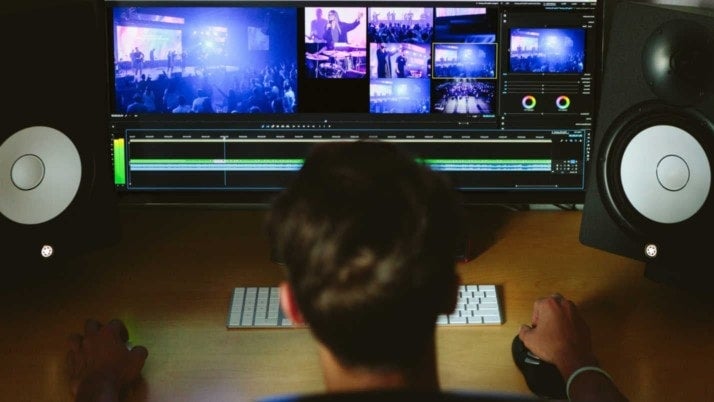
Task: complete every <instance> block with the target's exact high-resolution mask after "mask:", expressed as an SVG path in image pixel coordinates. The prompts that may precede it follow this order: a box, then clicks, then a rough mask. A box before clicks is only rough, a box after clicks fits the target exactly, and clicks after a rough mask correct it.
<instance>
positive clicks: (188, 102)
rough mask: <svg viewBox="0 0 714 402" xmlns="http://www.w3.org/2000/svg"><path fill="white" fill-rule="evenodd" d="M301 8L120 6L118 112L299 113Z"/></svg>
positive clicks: (116, 59)
mask: <svg viewBox="0 0 714 402" xmlns="http://www.w3.org/2000/svg"><path fill="white" fill-rule="evenodd" d="M296 29H297V28H296V11H295V9H294V8H238V7H236V8H227V7H213V8H212V7H193V8H192V7H165V8H162V7H145V8H143V7H139V8H137V7H131V8H116V9H115V10H114V24H113V34H114V66H115V68H114V70H115V105H114V112H115V113H128V114H142V113H165V114H169V113H202V114H206V113H294V112H295V111H296V107H297V104H296V99H297V73H298V71H297V57H296V52H295V44H294V42H292V41H285V40H283V39H284V38H285V37H286V36H287V37H292V36H294V33H295V32H296Z"/></svg>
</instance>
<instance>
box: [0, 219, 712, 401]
mask: <svg viewBox="0 0 714 402" xmlns="http://www.w3.org/2000/svg"><path fill="white" fill-rule="evenodd" d="M121 217H122V222H123V224H122V225H123V240H122V241H121V242H120V243H119V244H116V245H114V246H112V247H109V248H105V249H102V250H98V251H96V252H93V253H90V254H89V255H85V256H83V257H80V258H77V259H75V260H74V261H71V263H70V264H68V265H67V266H66V267H54V268H53V269H52V270H48V271H47V272H25V273H24V277H28V278H29V279H25V280H23V279H22V278H20V279H11V280H8V279H5V281H4V282H5V283H4V285H5V286H3V287H2V289H3V291H2V295H1V296H0V313H1V316H2V317H3V322H2V324H0V328H1V329H0V359H2V365H1V366H0V399H1V400H6V401H38V402H39V401H68V400H69V394H68V386H67V382H66V379H65V377H64V371H63V369H64V366H63V365H64V357H65V353H66V350H67V347H66V344H65V340H66V337H67V336H68V335H69V333H70V332H80V331H81V329H82V327H83V323H84V320H85V319H86V318H88V317H93V318H97V319H99V320H101V321H103V322H106V321H107V320H109V319H111V318H114V317H117V318H121V319H123V320H125V322H126V323H127V324H128V327H129V330H130V334H131V336H132V340H133V342H134V344H137V345H139V344H140V345H145V346H146V347H147V348H148V349H149V352H150V356H149V359H148V360H147V363H146V366H145V368H144V371H143V382H142V383H141V384H139V386H138V387H137V388H136V389H135V390H134V391H133V393H132V394H131V395H129V397H128V398H127V400H129V401H153V402H163V401H166V402H168V401H170V402H176V401H201V402H208V401H250V400H252V399H253V398H255V397H258V396H263V395H270V394H275V393H290V392H310V391H320V390H322V389H323V385H322V377H321V373H320V369H319V366H318V361H317V357H316V353H315V344H314V342H313V341H312V339H311V337H310V335H309V333H308V332H307V330H305V329H278V330H258V329H251V330H228V329H226V326H225V323H226V314H227V312H228V305H229V299H230V296H231V291H232V289H233V287H234V286H238V285H274V284H277V283H278V281H279V280H280V279H281V278H282V274H283V273H282V272H281V268H280V267H278V266H277V265H275V264H272V263H271V262H270V261H269V258H268V256H269V250H268V247H267V242H266V241H265V238H264V236H263V235H262V232H261V224H262V219H263V211H233V210H207V211H204V210H193V209H188V210H186V209H155V208H154V209H126V210H122V211H121ZM502 218H503V222H502V224H501V225H500V226H499V228H498V230H497V235H496V238H495V241H494V243H493V245H492V246H491V247H490V248H488V249H487V250H486V251H485V252H483V253H482V254H481V255H479V256H478V257H477V258H476V259H474V260H472V261H471V262H469V263H465V264H462V265H461V266H460V268H459V270H460V272H461V274H462V277H463V280H464V282H467V283H495V284H498V285H500V286H501V287H502V288H501V290H502V296H503V299H502V302H503V305H504V307H505V318H506V322H505V324H504V325H502V326H495V327H478V328H463V327H448V328H443V327H442V328H439V329H438V348H439V366H440V373H441V381H442V385H443V387H444V388H448V389H469V390H502V391H508V392H522V393H527V392H528V389H527V387H526V385H525V382H524V380H523V378H522V377H521V374H520V373H519V371H518V370H517V368H516V366H515V365H514V363H513V361H512V359H511V353H510V346H511V341H512V339H513V337H514V336H515V334H516V333H517V331H518V328H519V326H520V325H521V324H522V323H528V322H530V315H531V308H532V304H533V301H534V300H535V299H536V298H538V297H541V296H545V295H548V294H551V293H553V292H555V291H559V292H561V293H562V294H564V295H566V296H567V297H570V298H572V299H574V300H575V301H576V303H577V304H578V305H579V306H580V308H581V310H582V311H583V313H584V315H585V316H586V319H587V321H588V322H589V323H590V324H591V327H592V332H593V338H594V342H595V346H596V349H597V354H598V356H599V357H600V359H601V362H602V364H603V366H604V367H605V368H606V369H607V370H608V371H609V372H610V373H612V375H613V377H614V378H615V380H616V381H617V383H618V384H619V385H620V386H621V388H622V390H623V391H624V392H625V394H626V395H627V396H628V397H630V398H631V400H632V401H647V402H653V401H685V400H686V401H712V400H714V385H712V381H711V376H712V363H713V362H714V359H713V357H714V338H713V337H712V334H713V332H712V329H714V318H713V317H712V308H711V305H705V304H703V303H701V302H698V301H696V299H694V298H692V297H690V295H688V294H686V293H684V292H681V291H679V290H677V289H673V288H668V287H663V286H661V285H659V284H656V283H654V282H652V281H649V280H648V279H645V278H644V277H643V265H642V264H641V263H639V262H635V261H633V260H629V259H626V258H621V257H618V256H615V255H612V254H609V253H605V252H602V251H599V250H595V249H592V248H588V247H585V246H582V245H580V243H579V242H578V230H579V225H580V213H578V212H555V211H539V212H536V211H531V212H505V213H503V216H502ZM2 269H3V270H5V271H6V272H7V270H12V269H17V270H21V269H22V267H3V268H2Z"/></svg>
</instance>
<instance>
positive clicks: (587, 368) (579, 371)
mask: <svg viewBox="0 0 714 402" xmlns="http://www.w3.org/2000/svg"><path fill="white" fill-rule="evenodd" d="M586 371H596V372H598V373H600V374H602V375H604V376H605V377H607V379H608V380H610V381H612V377H610V374H608V373H607V371H605V370H603V369H601V368H600V367H595V366H584V367H580V368H579V369H577V370H575V371H573V374H571V375H570V377H569V378H568V382H567V383H566V384H565V395H566V396H567V397H568V401H572V399H570V385H571V384H572V383H573V380H574V379H575V377H577V376H578V375H580V374H582V373H584V372H586Z"/></svg>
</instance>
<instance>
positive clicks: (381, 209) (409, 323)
mask: <svg viewBox="0 0 714 402" xmlns="http://www.w3.org/2000/svg"><path fill="white" fill-rule="evenodd" d="M460 206H461V204H460V202H459V200H458V199H457V195H456V193H455V192H454V191H453V190H452V189H451V187H450V186H449V184H448V182H447V181H446V180H445V179H444V177H442V176H441V175H439V174H438V173H436V172H433V171H431V170H430V169H428V168H426V167H424V166H422V165H420V164H418V163H417V162H416V161H415V160H414V158H413V157H412V156H410V155H408V154H406V153H405V152H403V151H401V150H400V149H398V148H397V147H396V146H395V145H394V144H392V143H388V142H379V141H355V142H333V143H324V144H320V145H317V146H315V147H314V149H313V150H312V152H311V153H310V155H309V156H308V158H307V159H306V160H305V164H304V165H303V168H302V169H301V171H300V173H299V175H298V177H297V178H296V179H295V181H294V182H293V183H292V184H291V186H290V187H289V188H288V189H287V190H286V191H285V192H284V193H283V194H281V195H280V196H279V197H278V198H277V199H276V201H275V202H274V204H273V208H272V210H271V212H270V214H269V217H268V222H267V228H268V234H269V236H270V238H271V241H272V246H273V247H274V251H275V252H276V253H277V255H279V256H280V257H281V258H282V259H283V261H284V262H285V264H286V266H287V269H288V280H289V282H290V284H291V286H292V287H293V289H294V292H295V297H296V300H297V303H298V306H299V308H300V310H301V312H302V314H303V316H304V318H305V320H306V321H307V323H308V324H309V325H310V328H311V330H312V331H313V334H314V335H315V336H316V337H317V338H318V339H319V340H320V341H321V342H322V343H323V344H325V345H326V346H327V347H328V348H330V350H331V351H332V352H333V353H334V354H335V356H336V357H337V358H338V359H339V360H340V361H341V362H342V363H343V364H346V365H350V366H365V367H371V368H407V367H413V365H414V364H415V362H416V361H417V360H418V359H421V358H423V357H424V356H423V354H424V353H423V352H424V350H425V349H424V348H425V347H426V346H427V345H428V344H429V342H433V341H434V338H433V337H434V327H435V321H436V317H437V315H438V314H439V313H440V312H442V311H444V310H445V306H448V304H447V303H449V302H450V301H451V300H452V295H453V292H454V291H455V289H454V286H455V283H456V273H455V265H456V264H455V251H456V245H457V241H458V239H459V236H460V235H461V228H460V226H459V223H460V222H461V221H462V220H461V219H460V216H461V209H460Z"/></svg>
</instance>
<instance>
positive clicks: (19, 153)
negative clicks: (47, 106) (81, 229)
mask: <svg viewBox="0 0 714 402" xmlns="http://www.w3.org/2000/svg"><path fill="white" fill-rule="evenodd" d="M81 178H82V163H81V160H80V158H79V152H78V151H77V148H76V147H75V146H74V144H73V143H72V141H71V140H70V139H69V138H68V137H67V136H66V135H64V134H63V133H62V132H60V131H58V130H56V129H54V128H51V127H44V126H34V127H27V128H24V129H22V130H20V131H18V132H16V133H15V134H13V135H11V136H10V137H8V138H7V139H6V140H5V142H3V143H2V145H0V213H1V214H2V215H4V216H5V217H7V218H8V219H10V220H12V221H14V222H17V223H21V224H25V225H34V224H38V223H43V222H47V221H49V220H51V219H53V218H55V217H56V216H57V215H59V214H60V213H62V211H64V210H65V209H66V208H67V207H68V206H69V205H70V204H71V203H72V200H73V199H74V197H75V195H76V194H77V190H78V189H79V183H80V180H81Z"/></svg>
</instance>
